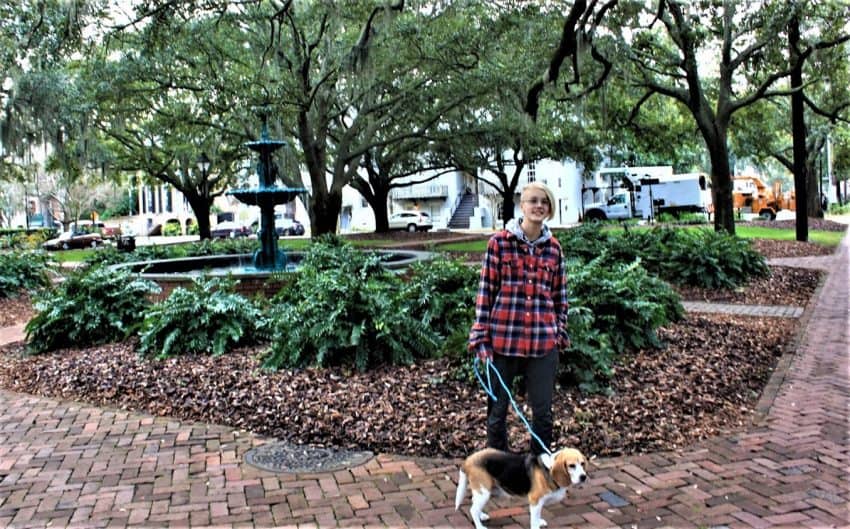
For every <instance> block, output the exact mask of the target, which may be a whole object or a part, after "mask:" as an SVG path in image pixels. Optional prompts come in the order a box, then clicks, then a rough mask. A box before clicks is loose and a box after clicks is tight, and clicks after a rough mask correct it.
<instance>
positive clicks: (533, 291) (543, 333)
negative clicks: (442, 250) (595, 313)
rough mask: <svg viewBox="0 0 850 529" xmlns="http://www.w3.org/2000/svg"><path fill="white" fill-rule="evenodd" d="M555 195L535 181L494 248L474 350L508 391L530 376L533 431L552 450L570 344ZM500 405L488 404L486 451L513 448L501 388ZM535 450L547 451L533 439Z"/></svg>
mask: <svg viewBox="0 0 850 529" xmlns="http://www.w3.org/2000/svg"><path fill="white" fill-rule="evenodd" d="M553 204H554V196H553V195H552V191H551V190H549V188H548V187H546V186H545V185H544V184H541V183H539V182H532V183H530V184H528V185H527V186H526V187H525V188H523V190H522V193H521V195H520V209H521V211H522V216H520V217H519V218H518V219H512V220H510V221H509V222H508V224H507V225H506V226H505V229H504V230H502V231H500V232H499V233H496V234H495V235H493V236H492V237H491V238H490V241H489V242H488V243H487V252H486V254H485V255H484V261H483V264H482V268H481V280H480V283H479V287H478V296H477V298H476V303H475V323H473V325H472V330H471V331H470V336H469V349H470V351H473V352H474V353H475V354H476V355H477V356H478V358H480V359H481V360H488V361H492V362H493V365H494V366H495V367H496V369H498V370H499V373H500V374H501V376H502V379H503V380H504V382H505V384H506V385H507V387H509V388H510V387H512V386H511V385H512V382H513V380H514V378H515V377H516V376H518V375H524V376H525V379H526V388H527V395H528V400H529V403H530V405H531V411H532V425H531V426H532V430H533V431H534V433H535V434H536V435H537V436H538V437H539V438H540V439H541V441H542V442H543V443H544V444H545V445H546V446H545V447H546V450H549V449H550V448H551V446H550V445H551V442H552V393H553V392H554V388H555V373H556V371H557V369H558V354H559V352H560V351H561V350H562V349H564V348H566V347H568V346H569V335H568V334H567V308H568V305H567V282H566V273H565V271H564V262H563V259H562V257H561V245H560V243H559V242H558V240H557V239H555V237H553V236H552V232H551V231H550V230H549V227H548V226H546V224H545V223H544V222H545V221H546V220H551V219H552V218H553V217H554V215H555V214H554V211H553V209H552V205H553ZM494 388H495V389H494V393H495V395H496V399H497V400H495V401H494V400H493V399H491V398H489V397H488V399H487V446H488V447H491V448H497V449H499V450H508V435H507V425H506V421H507V412H508V405H509V399H508V397H507V395H506V394H505V390H504V388H502V386H501V384H494ZM531 452H532V453H533V454H535V455H538V454H540V453H542V452H544V448H543V447H542V446H540V444H539V443H537V442H536V441H535V440H534V439H532V440H531Z"/></svg>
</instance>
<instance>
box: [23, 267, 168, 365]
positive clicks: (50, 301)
mask: <svg viewBox="0 0 850 529" xmlns="http://www.w3.org/2000/svg"><path fill="white" fill-rule="evenodd" d="M157 292H159V287H158V286H157V285H156V284H154V283H153V282H151V281H147V280H144V279H141V278H139V277H138V276H135V275H132V274H130V273H129V272H127V271H122V270H111V269H109V268H107V267H104V266H97V265H95V266H91V267H88V268H84V269H80V270H76V271H73V272H72V273H71V274H70V275H69V276H68V277H67V278H66V279H65V280H64V281H63V282H61V283H59V284H58V285H57V286H56V287H55V288H53V289H49V290H45V291H43V292H42V293H41V294H40V295H38V296H37V297H36V298H35V300H34V302H33V307H34V308H35V310H36V312H37V314H36V315H35V317H33V318H32V319H31V320H30V321H29V323H27V325H26V328H25V330H26V333H27V341H28V347H29V350H30V351H31V352H33V353H43V352H47V351H52V350H55V349H58V348H61V347H89V346H92V345H97V344H102V343H109V342H114V341H118V340H121V339H124V338H126V337H127V336H129V335H130V334H131V333H132V332H133V331H134V330H135V329H136V328H137V327H138V325H139V321H140V315H141V314H144V312H145V310H146V309H147V308H148V306H149V305H150V301H149V299H148V296H149V295H150V294H153V293H157Z"/></svg>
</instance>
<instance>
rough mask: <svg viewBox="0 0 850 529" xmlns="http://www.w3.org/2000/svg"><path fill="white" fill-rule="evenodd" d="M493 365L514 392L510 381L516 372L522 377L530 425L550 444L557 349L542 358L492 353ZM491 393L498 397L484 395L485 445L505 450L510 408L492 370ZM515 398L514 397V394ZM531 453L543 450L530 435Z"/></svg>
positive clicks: (549, 446) (541, 438)
mask: <svg viewBox="0 0 850 529" xmlns="http://www.w3.org/2000/svg"><path fill="white" fill-rule="evenodd" d="M493 365H494V366H496V369H498V370H499V374H501V375H502V380H504V381H505V384H506V385H507V386H508V388H511V391H513V380H514V378H516V377H517V375H524V376H525V386H526V393H527V395H528V403H529V404H530V405H531V414H532V421H531V428H532V429H533V430H534V433H535V434H537V436H538V437H540V440H541V441H543V443H545V445H546V449H547V450H548V449H550V448H551V444H552V394H553V392H554V390H555V373H556V372H557V370H558V352H557V351H555V352H553V353H550V354H548V355H546V356H544V357H541V358H521V357H514V356H502V355H498V354H497V355H493ZM490 380H491V382H492V385H493V393H495V395H496V398H497V399H498V400H496V401H493V399H491V398H489V397H487V446H488V447H490V448H497V449H499V450H508V429H507V424H506V421H507V418H508V408H510V407H512V406H511V404H510V400H509V399H508V396H507V395H506V394H505V389H504V388H503V387H502V385H501V384H500V383H499V379H498V378H497V377H496V375H495V373H492V372H491V373H490ZM514 398H516V397H514ZM530 448H531V453H533V454H535V455H539V454H541V453H542V452H543V447H541V446H540V443H538V442H537V441H536V440H535V439H534V438H533V437H532V438H531V446H530Z"/></svg>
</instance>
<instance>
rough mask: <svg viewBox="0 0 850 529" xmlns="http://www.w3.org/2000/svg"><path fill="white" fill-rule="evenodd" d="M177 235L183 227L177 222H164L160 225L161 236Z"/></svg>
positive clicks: (181, 233) (181, 232)
mask: <svg viewBox="0 0 850 529" xmlns="http://www.w3.org/2000/svg"><path fill="white" fill-rule="evenodd" d="M178 235H183V228H181V227H180V223H179V222H166V223H165V225H164V226H163V227H162V236H163V237H176V236H178Z"/></svg>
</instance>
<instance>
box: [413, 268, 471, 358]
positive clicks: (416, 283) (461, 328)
mask: <svg viewBox="0 0 850 529" xmlns="http://www.w3.org/2000/svg"><path fill="white" fill-rule="evenodd" d="M409 275H410V277H409V280H408V282H407V284H406V285H405V287H404V289H403V291H402V296H403V297H404V298H405V301H406V303H407V304H409V305H410V307H411V310H412V315H413V317H414V318H415V319H416V320H418V321H421V322H422V323H423V324H425V325H426V326H428V327H429V328H430V329H431V330H432V331H433V332H435V333H436V334H438V335H439V336H440V338H441V341H442V345H441V347H440V352H439V353H440V354H443V355H449V356H459V357H463V358H466V355H467V353H466V341H467V339H468V337H469V328H470V326H471V325H472V321H473V320H474V318H475V295H476V292H477V287H478V276H479V271H478V269H476V268H473V267H470V266H467V265H466V264H465V263H464V262H463V261H461V260H457V259H448V258H446V257H445V256H440V257H438V258H436V259H434V260H431V261H422V262H417V263H415V264H414V265H413V266H411V269H410V274H409Z"/></svg>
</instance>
